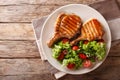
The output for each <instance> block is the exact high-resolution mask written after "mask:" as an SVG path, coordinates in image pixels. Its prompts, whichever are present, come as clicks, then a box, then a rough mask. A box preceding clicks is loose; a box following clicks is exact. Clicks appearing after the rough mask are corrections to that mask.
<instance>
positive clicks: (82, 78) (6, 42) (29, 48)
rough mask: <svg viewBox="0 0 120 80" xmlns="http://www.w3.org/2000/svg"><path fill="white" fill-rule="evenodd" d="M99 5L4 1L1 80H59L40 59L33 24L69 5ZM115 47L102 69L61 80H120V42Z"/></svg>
mask: <svg viewBox="0 0 120 80" xmlns="http://www.w3.org/2000/svg"><path fill="white" fill-rule="evenodd" d="M98 1H102V0H0V80H56V79H55V78H54V76H53V75H52V74H51V73H50V72H49V71H48V68H47V64H45V63H44V62H43V61H41V59H40V55H39V52H38V49H37V46H36V42H35V37H34V34H33V30H32V25H31V20H32V19H35V18H40V17H42V16H45V15H49V14H50V13H51V12H52V11H54V10H55V9H56V8H59V7H60V6H63V5H66V4H70V3H83V4H90V3H94V2H98ZM118 1H120V0H118ZM112 43H115V45H114V46H112V47H111V50H110V53H109V55H108V57H107V59H106V60H105V62H104V63H103V64H102V65H101V66H100V67H99V68H97V69H96V70H94V71H92V72H90V73H88V74H84V75H66V76H64V77H62V78H61V79H60V80H120V40H117V41H114V42H112Z"/></svg>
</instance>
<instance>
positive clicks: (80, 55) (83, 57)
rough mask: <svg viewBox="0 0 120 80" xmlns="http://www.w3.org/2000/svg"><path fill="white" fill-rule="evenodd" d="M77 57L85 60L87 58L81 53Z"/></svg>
mask: <svg viewBox="0 0 120 80" xmlns="http://www.w3.org/2000/svg"><path fill="white" fill-rule="evenodd" d="M79 57H80V58H81V59H86V58H87V56H86V55H85V54H83V53H80V54H79Z"/></svg>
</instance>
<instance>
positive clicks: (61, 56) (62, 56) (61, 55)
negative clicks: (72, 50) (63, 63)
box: [57, 52, 65, 60]
mask: <svg viewBox="0 0 120 80" xmlns="http://www.w3.org/2000/svg"><path fill="white" fill-rule="evenodd" d="M64 57H65V54H64V53H63V52H61V53H60V55H59V56H58V58H57V59H58V60H63V59H64Z"/></svg>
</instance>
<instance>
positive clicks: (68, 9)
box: [41, 4, 111, 74]
mask: <svg viewBox="0 0 120 80" xmlns="http://www.w3.org/2000/svg"><path fill="white" fill-rule="evenodd" d="M61 12H65V13H75V14H76V15H78V16H80V17H81V19H82V21H83V23H84V22H85V21H86V20H88V19H90V18H96V19H98V20H99V21H100V23H101V24H102V26H103V28H104V30H105V34H104V37H103V38H104V40H105V42H106V44H107V45H106V48H107V52H106V56H107V55H108V52H109V49H110V46H111V33H110V29H109V26H108V24H107V22H106V20H105V19H104V17H103V16H102V15H101V14H100V13H99V12H97V11H96V10H95V9H93V8H91V7H89V6H87V5H82V4H70V5H66V6H63V7H60V8H58V9H57V10H55V11H54V12H53V13H51V14H50V15H49V17H48V18H47V19H46V21H45V23H44V25H43V29H42V34H41V44H42V50H43V52H44V54H45V56H46V57H47V60H48V61H49V63H50V64H51V65H52V66H54V67H55V68H56V69H58V70H60V71H63V72H66V73H68V74H84V73H88V72H90V71H93V70H94V69H96V68H97V67H98V66H100V65H101V64H102V63H103V61H104V60H105V59H104V60H103V61H101V62H97V63H96V65H95V66H94V67H92V68H90V69H89V68H80V69H79V70H69V69H66V68H63V67H62V66H61V64H60V63H59V62H58V61H57V60H56V59H54V58H53V57H52V51H51V48H49V47H48V46H47V41H49V40H50V39H51V37H52V36H53V34H54V24H55V21H56V18H57V16H58V15H59V14H60V13H61ZM105 58H106V57H105Z"/></svg>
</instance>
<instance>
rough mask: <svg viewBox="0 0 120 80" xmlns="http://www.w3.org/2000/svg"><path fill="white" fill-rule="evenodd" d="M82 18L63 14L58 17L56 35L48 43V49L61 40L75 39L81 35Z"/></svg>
mask: <svg viewBox="0 0 120 80" xmlns="http://www.w3.org/2000/svg"><path fill="white" fill-rule="evenodd" d="M80 27H81V18H80V17H79V16H77V15H75V14H65V13H62V14H60V15H59V16H58V18H57V20H56V23H55V34H54V36H53V37H52V39H51V40H50V41H49V42H48V47H52V46H53V44H54V43H55V42H57V41H58V40H59V39H61V38H68V39H71V38H73V37H74V36H75V35H76V34H77V33H80Z"/></svg>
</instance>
